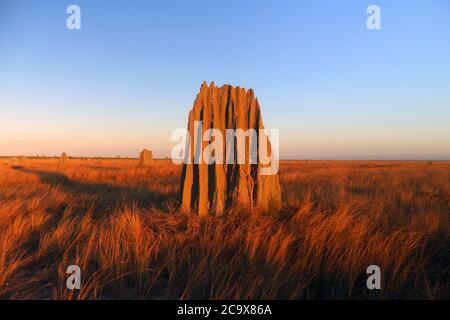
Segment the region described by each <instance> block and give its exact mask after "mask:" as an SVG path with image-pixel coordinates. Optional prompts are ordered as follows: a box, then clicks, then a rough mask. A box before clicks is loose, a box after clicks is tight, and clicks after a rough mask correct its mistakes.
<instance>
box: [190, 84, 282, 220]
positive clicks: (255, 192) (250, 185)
mask: <svg viewBox="0 0 450 320" xmlns="http://www.w3.org/2000/svg"><path fill="white" fill-rule="evenodd" d="M196 121H202V126H201V127H196V126H195V122H196ZM208 129H217V130H219V131H220V132H221V133H222V137H223V144H222V146H223V148H222V150H214V153H213V154H214V155H216V154H217V153H218V152H219V153H220V152H222V154H223V163H217V162H214V163H213V164H208V163H205V161H203V159H202V160H201V161H200V162H198V161H197V162H196V161H194V160H195V159H199V158H202V157H203V151H204V150H205V148H208V145H209V144H210V143H211V141H214V139H215V137H214V139H213V138H212V137H211V141H203V139H202V137H203V135H204V134H205V132H206V131H207V130H208ZM227 129H234V130H236V129H242V130H243V131H247V130H248V129H254V130H256V134H257V135H258V134H259V130H260V129H264V126H263V123H262V118H261V110H260V106H259V103H258V100H257V98H256V97H255V94H254V92H253V90H252V89H249V90H246V89H245V88H240V87H233V86H231V85H224V86H222V87H220V88H219V87H216V85H215V84H214V82H211V84H210V85H209V86H208V84H207V83H206V82H204V83H203V84H202V85H201V87H200V92H199V94H198V95H197V97H196V99H195V102H194V106H193V108H192V110H191V111H190V113H189V120H188V132H189V135H190V137H191V139H192V141H188V144H187V150H189V151H190V152H188V156H189V159H188V160H190V161H188V162H187V163H186V162H185V164H184V166H183V172H182V177H181V198H182V199H181V200H182V208H183V209H185V210H189V211H196V212H198V214H199V215H208V214H221V213H223V212H224V211H225V210H226V209H228V208H230V207H231V206H232V205H233V204H243V205H246V206H250V207H251V208H253V207H254V206H256V207H258V208H259V209H261V210H267V209H277V208H279V207H280V205H281V190H280V184H279V180H278V174H275V175H261V174H260V173H259V171H260V168H261V167H263V165H262V164H261V162H260V154H259V149H258V146H259V143H260V141H261V139H260V137H258V138H257V142H256V143H255V144H254V145H253V146H254V147H256V150H255V152H254V153H250V146H251V144H250V141H249V139H248V138H246V139H245V150H241V149H240V147H239V144H238V143H237V141H236V138H233V139H231V142H230V141H228V140H227V133H226V130H227ZM195 131H197V132H195ZM194 140H196V141H194ZM227 143H231V144H232V145H233V146H232V147H231V148H230V150H232V151H233V152H230V154H227ZM200 146H201V148H200ZM267 149H268V150H269V154H268V156H270V154H271V152H270V151H271V145H270V143H269V144H268V147H267ZM239 152H241V154H244V155H245V163H244V164H238V161H237V157H238V153H239ZM252 155H253V156H254V157H256V159H254V160H255V162H254V163H250V158H251V156H252ZM185 160H186V159H185ZM227 160H228V161H227ZM226 163H228V164H226Z"/></svg>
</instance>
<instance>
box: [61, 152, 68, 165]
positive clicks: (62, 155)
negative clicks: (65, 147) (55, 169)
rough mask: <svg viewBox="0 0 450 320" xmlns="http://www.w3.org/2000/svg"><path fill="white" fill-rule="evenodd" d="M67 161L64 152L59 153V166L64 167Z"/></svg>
mask: <svg viewBox="0 0 450 320" xmlns="http://www.w3.org/2000/svg"><path fill="white" fill-rule="evenodd" d="M68 161H69V157H68V156H67V154H66V153H65V152H63V153H61V156H60V157H59V165H60V166H65V165H66V164H67V162H68Z"/></svg>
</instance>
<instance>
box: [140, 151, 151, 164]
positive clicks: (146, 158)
mask: <svg viewBox="0 0 450 320" xmlns="http://www.w3.org/2000/svg"><path fill="white" fill-rule="evenodd" d="M152 164H153V153H152V152H151V151H150V150H147V149H144V150H142V151H141V153H140V154H139V166H141V167H150V166H151V165H152Z"/></svg>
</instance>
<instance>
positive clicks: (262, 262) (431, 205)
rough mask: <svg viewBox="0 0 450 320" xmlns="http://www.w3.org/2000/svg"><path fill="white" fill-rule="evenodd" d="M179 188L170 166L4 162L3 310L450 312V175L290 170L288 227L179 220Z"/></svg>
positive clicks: (379, 166) (315, 167)
mask: <svg viewBox="0 0 450 320" xmlns="http://www.w3.org/2000/svg"><path fill="white" fill-rule="evenodd" d="M179 176H180V167H178V166H175V165H173V164H172V163H171V162H170V161H165V160H158V161H156V162H155V164H154V165H153V167H151V168H139V167H138V166H137V160H101V159H89V160H82V159H78V160H73V159H72V160H69V162H68V163H67V164H66V165H64V166H61V165H59V163H58V160H57V159H22V160H19V161H16V162H15V163H13V160H11V159H0V298H1V299H119V298H120V299H180V298H181V299H196V298H206V299H256V298H263V299H364V298H368V299H406V298H417V299H449V298H450V294H449V288H448V284H449V282H450V281H449V280H450V277H449V265H450V253H449V252H450V241H449V240H450V219H449V217H450V163H449V162H433V163H430V162H389V161H373V162H372V161H371V162H368V161H366V162H359V161H328V162H327V161H285V162H282V163H281V169H280V179H281V184H282V190H283V204H284V206H283V209H282V211H281V212H280V213H279V214H265V215H262V214H258V213H253V214H250V213H249V211H248V209H246V208H243V207H239V208H236V209H234V210H232V211H231V212H228V213H227V214H225V215H222V216H218V217H209V218H199V217H196V216H193V215H190V214H188V213H183V212H180V211H179V210H178V188H179ZM72 264H76V265H79V266H80V267H81V270H82V288H81V290H75V291H69V290H67V289H66V279H67V276H68V275H67V274H66V268H67V266H69V265H72ZM371 264H376V265H379V266H380V267H381V270H382V290H380V291H376V290H375V291H369V290H368V289H367V288H366V279H367V274H366V268H367V266H369V265H371Z"/></svg>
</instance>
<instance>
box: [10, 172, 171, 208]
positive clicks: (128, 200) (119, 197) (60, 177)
mask: <svg viewBox="0 0 450 320" xmlns="http://www.w3.org/2000/svg"><path fill="white" fill-rule="evenodd" d="M13 169H15V170H20V171H22V172H25V173H30V174H34V175H36V176H38V177H39V179H40V180H41V182H42V183H44V184H46V185H49V186H54V187H57V186H58V187H60V188H62V190H63V191H64V192H68V193H71V195H72V196H73V197H74V198H75V199H80V201H83V199H92V200H95V201H94V202H95V206H96V208H97V209H108V208H116V207H117V206H118V205H119V206H120V205H125V206H138V207H142V208H146V209H148V208H156V209H158V210H161V211H164V212H166V211H167V203H169V202H174V201H176V200H177V194H166V193H161V192H158V191H155V190H149V189H148V188H146V187H131V186H121V185H113V184H108V183H95V182H81V181H76V180H72V179H70V178H69V177H67V176H66V175H65V174H63V173H60V172H51V171H42V170H32V169H27V168H24V167H21V166H16V167H14V168H13Z"/></svg>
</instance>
